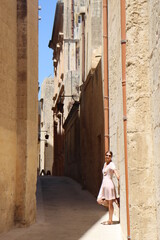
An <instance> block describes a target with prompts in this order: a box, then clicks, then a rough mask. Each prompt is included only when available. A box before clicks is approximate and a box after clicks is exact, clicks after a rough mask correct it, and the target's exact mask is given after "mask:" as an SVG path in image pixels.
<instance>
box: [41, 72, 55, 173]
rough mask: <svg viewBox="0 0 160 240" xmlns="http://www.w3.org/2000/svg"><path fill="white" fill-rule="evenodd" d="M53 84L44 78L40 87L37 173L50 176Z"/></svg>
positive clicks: (52, 146) (52, 136)
mask: <svg viewBox="0 0 160 240" xmlns="http://www.w3.org/2000/svg"><path fill="white" fill-rule="evenodd" d="M53 92H54V82H53V78H52V77H48V78H45V79H44V81H43V83H42V85H41V100H40V102H41V125H40V126H41V128H40V163H39V173H40V174H41V173H42V171H43V170H44V171H43V172H45V174H49V175H51V174H52V167H53V163H54V157H53V156H54V155H53V152H54V145H53V143H54V135H53V133H54V129H53V114H52V101H53V100H52V98H53Z"/></svg>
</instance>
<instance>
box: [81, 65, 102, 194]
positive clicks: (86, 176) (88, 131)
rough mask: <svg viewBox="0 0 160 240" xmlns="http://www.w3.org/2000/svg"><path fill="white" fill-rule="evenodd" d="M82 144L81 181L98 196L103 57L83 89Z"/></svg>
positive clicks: (100, 158)
mask: <svg viewBox="0 0 160 240" xmlns="http://www.w3.org/2000/svg"><path fill="white" fill-rule="evenodd" d="M80 146H81V162H82V184H83V186H84V187H86V188H87V189H88V190H89V191H90V192H91V193H92V194H93V195H94V196H97V194H98V191H99V187H100V184H101V179H102V167H103V164H104V161H103V160H104V158H103V156H104V119H103V90H102V76H101V61H100V62H99V64H98V65H97V68H96V69H95V72H94V73H93V74H89V75H88V78H87V79H86V82H85V84H84V85H83V88H82V93H81V107H80Z"/></svg>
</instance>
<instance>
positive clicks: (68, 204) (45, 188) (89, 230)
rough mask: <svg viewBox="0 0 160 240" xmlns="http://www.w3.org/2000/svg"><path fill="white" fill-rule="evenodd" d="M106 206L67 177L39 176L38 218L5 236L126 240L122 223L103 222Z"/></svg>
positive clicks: (15, 239) (12, 238) (6, 239)
mask: <svg viewBox="0 0 160 240" xmlns="http://www.w3.org/2000/svg"><path fill="white" fill-rule="evenodd" d="M107 218H108V213H106V209H105V208H103V207H100V206H98V205H97V203H96V199H95V198H94V197H93V196H92V195H91V194H90V193H89V192H88V191H86V190H83V189H82V188H81V186H80V185H79V184H78V183H77V182H75V181H73V180H72V179H70V178H67V177H51V176H43V177H39V178H38V181H37V220H36V223H35V224H33V225H32V226H30V227H26V228H15V229H12V230H11V231H9V232H8V233H4V234H2V235H0V239H1V240H29V239H32V240H43V239H45V240H51V239H52V240H61V239H63V240H78V239H80V240H122V238H121V230H120V224H118V221H117V219H116V218H115V217H114V224H113V225H111V226H109V225H103V224H101V223H102V222H104V221H105V220H107Z"/></svg>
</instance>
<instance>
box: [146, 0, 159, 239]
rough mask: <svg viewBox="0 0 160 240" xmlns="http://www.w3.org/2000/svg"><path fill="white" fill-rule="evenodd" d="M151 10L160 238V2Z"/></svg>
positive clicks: (152, 3)
mask: <svg viewBox="0 0 160 240" xmlns="http://www.w3.org/2000/svg"><path fill="white" fill-rule="evenodd" d="M148 8H149V10H150V11H149V19H150V21H149V60H150V63H149V68H150V87H151V92H150V96H151V114H152V131H153V165H154V178H155V200H156V222H157V235H158V238H157V239H159V236H160V220H159V219H160V174H159V173H160V104H159V102H160V85H159V83H160V69H159V65H160V52H159V44H160V30H159V25H160V19H159V15H160V5H159V1H156V0H154V1H152V2H150V3H149V4H148Z"/></svg>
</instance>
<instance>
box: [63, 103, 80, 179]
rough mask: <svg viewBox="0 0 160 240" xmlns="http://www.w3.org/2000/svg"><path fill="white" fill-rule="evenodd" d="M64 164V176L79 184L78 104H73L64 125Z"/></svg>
mask: <svg viewBox="0 0 160 240" xmlns="http://www.w3.org/2000/svg"><path fill="white" fill-rule="evenodd" d="M64 129H65V162H64V174H65V176H69V177H71V178H73V179H75V180H76V181H78V182H80V183H81V159H80V116H79V104H77V103H75V104H74V105H73V107H72V109H71V111H70V113H69V115H68V118H67V119H66V121H65V123H64Z"/></svg>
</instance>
